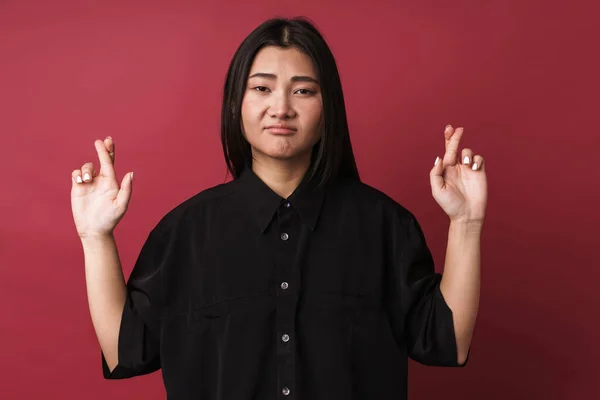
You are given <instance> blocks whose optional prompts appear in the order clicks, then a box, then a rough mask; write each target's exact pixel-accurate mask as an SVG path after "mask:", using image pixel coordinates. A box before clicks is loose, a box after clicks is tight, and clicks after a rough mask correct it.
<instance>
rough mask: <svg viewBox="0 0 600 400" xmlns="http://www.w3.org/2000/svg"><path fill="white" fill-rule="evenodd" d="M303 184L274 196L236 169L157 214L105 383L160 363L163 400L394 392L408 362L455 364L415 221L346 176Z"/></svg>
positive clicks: (449, 323)
mask: <svg viewBox="0 0 600 400" xmlns="http://www.w3.org/2000/svg"><path fill="white" fill-rule="evenodd" d="M313 188H314V185H312V184H311V183H309V182H308V180H307V179H306V178H305V179H304V180H303V181H302V182H301V183H300V185H299V186H298V188H297V189H296V190H295V191H294V193H293V194H292V195H291V196H289V198H288V199H284V198H282V197H280V196H279V195H278V194H276V193H275V192H274V191H273V190H271V189H270V188H269V187H268V186H267V185H266V184H265V183H263V181H261V180H260V178H258V176H257V175H256V174H255V173H254V172H253V171H252V170H251V169H246V170H245V171H244V173H243V174H242V176H240V177H239V178H238V179H235V180H233V181H231V182H227V183H224V184H221V185H218V186H215V187H213V188H210V189H207V190H204V191H202V192H200V193H198V194H197V195H195V196H194V197H192V198H190V199H188V200H186V201H184V202H183V203H182V204H180V205H178V206H177V207H175V208H174V209H173V210H171V211H170V212H169V213H168V214H167V215H166V216H165V217H164V218H162V219H161V221H160V222H159V223H158V224H157V225H156V227H155V228H154V229H153V230H152V232H151V233H150V235H149V236H148V238H147V240H146V242H145V244H144V246H143V247H142V250H141V252H140V255H139V257H138V259H137V261H136V264H135V266H134V269H133V271H132V273H131V276H130V278H129V280H128V282H127V289H128V291H127V293H128V295H127V300H126V303H125V308H124V310H123V316H122V321H121V328H120V332H119V345H118V355H119V363H118V365H117V366H116V368H115V369H114V370H113V371H112V372H110V371H109V369H108V367H107V365H106V360H105V359H104V356H103V355H102V366H103V373H104V377H105V378H109V379H118V378H128V377H132V376H135V375H141V374H147V373H150V372H153V371H156V370H158V369H159V368H162V376H163V380H164V384H165V389H166V393H167V397H168V399H170V400H182V399H198V400H253V399H256V400H275V399H281V400H283V399H286V400H287V399H307V400H308V399H310V400H321V399H323V400H336V399H340V400H342V399H343V400H349V399H352V400H361V399H365V400H366V399H368V400H374V399H377V400H386V399H394V400H398V399H405V398H406V396H407V367H408V365H407V363H408V361H407V357H411V358H412V359H414V360H416V361H418V362H420V363H422V364H426V365H437V366H460V364H458V363H457V358H458V357H457V348H456V339H455V334H454V326H453V320H452V312H451V310H450V308H449V307H448V305H447V303H446V302H445V301H444V298H443V297H442V294H441V292H440V287H439V283H440V279H441V275H440V274H439V273H436V272H435V271H434V264H433V259H432V256H431V253H430V251H429V249H428V247H427V244H426V242H425V237H424V235H423V232H422V231H421V228H420V226H419V224H418V222H417V220H416V219H415V217H414V215H413V214H411V212H410V211H408V210H407V209H405V208H404V207H402V206H401V205H400V204H398V203H397V202H395V201H394V200H392V199H391V198H390V197H388V196H386V195H385V194H383V193H382V192H380V191H378V190H376V189H375V188H372V187H370V186H368V185H366V184H364V183H362V182H360V181H358V180H355V179H348V178H343V179H338V180H337V181H335V182H334V183H332V184H330V185H328V186H326V187H325V188H324V189H320V190H313ZM462 365H465V364H462Z"/></svg>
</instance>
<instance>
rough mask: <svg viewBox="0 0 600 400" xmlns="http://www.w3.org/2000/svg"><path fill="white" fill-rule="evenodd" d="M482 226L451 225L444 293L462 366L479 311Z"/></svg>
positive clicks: (461, 223) (443, 286)
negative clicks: (450, 313) (450, 311)
mask: <svg viewBox="0 0 600 400" xmlns="http://www.w3.org/2000/svg"><path fill="white" fill-rule="evenodd" d="M482 228H483V224H482V223H481V222H473V223H472V222H459V221H451V222H450V229H449V232H448V245H447V248H446V262H445V264H444V272H443V275H442V281H441V283H440V290H441V292H442V295H443V296H444V299H445V300H446V302H447V303H448V306H449V307H450V309H451V310H452V314H453V319H454V330H455V332H456V347H457V350H458V363H459V364H463V363H464V362H465V361H466V358H467V354H468V351H469V348H470V345H471V339H472V337H473V329H474V328H475V320H476V318H477V311H478V308H479V291H480V282H481V279H480V277H481V268H480V266H481V265H480V264H481V231H482Z"/></svg>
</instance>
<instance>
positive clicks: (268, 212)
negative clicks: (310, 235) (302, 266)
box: [237, 168, 324, 233]
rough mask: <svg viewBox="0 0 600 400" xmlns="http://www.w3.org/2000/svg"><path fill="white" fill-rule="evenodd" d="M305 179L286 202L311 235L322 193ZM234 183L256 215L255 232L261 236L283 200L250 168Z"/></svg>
mask: <svg viewBox="0 0 600 400" xmlns="http://www.w3.org/2000/svg"><path fill="white" fill-rule="evenodd" d="M307 175H308V174H306V175H304V177H303V178H302V181H301V182H300V184H299V185H298V187H297V188H296V189H295V190H294V192H293V193H292V194H291V195H290V196H289V197H288V198H287V201H289V202H290V204H291V207H293V208H294V209H295V210H296V211H297V212H298V215H300V218H301V219H302V221H303V222H304V223H306V224H307V225H308V227H309V228H310V229H311V230H313V231H314V230H315V227H316V225H317V220H318V219H319V213H320V211H321V205H322V203H323V197H324V190H323V189H322V188H321V189H316V188H315V186H316V185H315V184H314V183H313V182H309V180H308V176H307ZM237 181H238V184H239V187H240V189H241V191H242V193H243V196H244V198H245V201H248V202H250V204H251V206H252V209H253V210H254V212H255V217H256V218H255V219H256V222H257V224H258V228H259V229H260V232H261V233H263V232H264V231H265V230H266V229H267V227H268V226H269V223H270V222H271V220H272V219H273V216H274V215H275V212H276V211H277V208H279V207H280V206H281V204H282V203H285V202H286V199H284V198H283V197H281V196H279V195H278V194H277V193H275V192H274V191H273V190H272V189H271V188H270V187H269V186H267V184H266V183H264V182H263V181H262V180H261V179H260V178H259V177H258V176H257V175H256V174H255V173H254V171H252V168H245V169H244V170H243V171H242V173H241V175H240V177H239V178H238V179H237Z"/></svg>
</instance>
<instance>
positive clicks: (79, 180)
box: [75, 176, 83, 183]
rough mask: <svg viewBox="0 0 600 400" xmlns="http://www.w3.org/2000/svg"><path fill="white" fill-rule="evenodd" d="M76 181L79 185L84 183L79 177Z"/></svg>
mask: <svg viewBox="0 0 600 400" xmlns="http://www.w3.org/2000/svg"><path fill="white" fill-rule="evenodd" d="M75 180H76V181H77V183H81V182H83V181H82V180H81V177H80V176H78V177H77V178H76V179H75Z"/></svg>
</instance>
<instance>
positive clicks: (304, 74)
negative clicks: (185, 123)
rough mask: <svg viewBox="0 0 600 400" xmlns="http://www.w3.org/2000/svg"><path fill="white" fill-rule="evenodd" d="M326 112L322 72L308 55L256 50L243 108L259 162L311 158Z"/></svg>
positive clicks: (293, 50) (276, 49)
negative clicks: (321, 88) (318, 75)
mask: <svg viewBox="0 0 600 400" xmlns="http://www.w3.org/2000/svg"><path fill="white" fill-rule="evenodd" d="M322 110H323V102H322V99H321V90H320V87H319V83H318V82H317V74H316V71H315V68H314V66H313V64H312V61H311V59H310V58H309V57H308V56H307V55H305V54H304V53H302V52H300V51H299V50H297V49H296V48H293V47H289V48H285V49H284V48H280V47H275V46H267V47H264V48H262V49H261V50H260V51H259V52H258V53H257V54H256V57H255V58H254V62H253V64H252V67H251V68H250V73H249V74H248V80H247V83H246V90H245V93H244V97H243V100H242V110H241V112H242V129H243V132H244V137H245V138H246V140H247V141H248V142H249V143H250V146H251V148H252V155H253V158H254V159H255V160H258V161H259V162H260V161H263V160H264V159H265V158H268V159H277V160H282V161H307V162H310V154H311V149H312V147H313V145H314V144H315V143H317V142H318V140H319V139H320V137H321V131H322ZM277 126H279V127H283V128H286V129H283V130H281V128H280V129H279V130H278V128H277Z"/></svg>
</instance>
